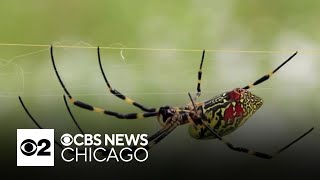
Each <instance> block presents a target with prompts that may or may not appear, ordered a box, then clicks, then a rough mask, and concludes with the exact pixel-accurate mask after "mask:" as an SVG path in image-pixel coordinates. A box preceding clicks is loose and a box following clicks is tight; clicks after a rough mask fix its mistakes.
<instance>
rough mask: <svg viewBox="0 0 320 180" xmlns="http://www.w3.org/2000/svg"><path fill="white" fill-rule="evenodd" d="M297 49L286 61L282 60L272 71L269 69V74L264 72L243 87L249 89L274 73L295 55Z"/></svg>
mask: <svg viewBox="0 0 320 180" xmlns="http://www.w3.org/2000/svg"><path fill="white" fill-rule="evenodd" d="M297 53H298V51H296V52H295V53H294V54H292V55H291V56H290V57H289V58H288V59H287V60H286V61H284V62H283V63H282V64H281V65H280V66H278V67H277V68H276V69H274V70H273V71H271V72H270V73H269V74H266V75H264V76H262V77H261V78H260V79H258V80H256V81H255V82H254V83H252V84H249V85H247V86H245V87H243V89H250V88H252V87H253V86H256V85H258V84H260V83H262V82H264V81H266V80H268V79H269V78H270V77H271V76H272V75H273V74H274V73H276V72H277V71H278V70H279V69H280V68H281V67H282V66H284V65H285V64H286V63H287V62H289V61H290V60H291V59H292V58H293V57H294V56H295V55H297Z"/></svg>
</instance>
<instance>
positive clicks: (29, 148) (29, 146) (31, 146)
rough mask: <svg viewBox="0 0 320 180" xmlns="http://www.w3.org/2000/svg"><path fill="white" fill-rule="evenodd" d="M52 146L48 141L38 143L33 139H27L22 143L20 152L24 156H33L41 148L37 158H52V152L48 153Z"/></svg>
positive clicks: (42, 140) (43, 140)
mask: <svg viewBox="0 0 320 180" xmlns="http://www.w3.org/2000/svg"><path fill="white" fill-rule="evenodd" d="M43 145H44V146H43ZM50 146H51V143H50V141H49V140H48V139H41V140H39V141H38V143H36V142H35V141H34V140H32V139H26V140H24V141H22V143H21V145H20V150H21V152H22V154H24V155H26V156H32V155H34V154H35V153H36V152H37V149H38V147H41V149H40V150H39V151H38V153H37V156H50V155H51V152H50V151H47V150H48V149H49V147H50Z"/></svg>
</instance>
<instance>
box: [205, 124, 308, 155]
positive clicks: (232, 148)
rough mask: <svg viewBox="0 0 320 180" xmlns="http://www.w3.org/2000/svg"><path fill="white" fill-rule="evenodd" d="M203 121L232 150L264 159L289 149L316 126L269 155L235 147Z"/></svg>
mask: <svg viewBox="0 0 320 180" xmlns="http://www.w3.org/2000/svg"><path fill="white" fill-rule="evenodd" d="M202 123H203V124H204V125H205V126H206V128H208V130H209V131H211V133H212V134H213V135H214V136H216V137H217V138H218V139H219V140H220V141H221V142H223V143H224V144H225V145H226V146H228V148H230V149H231V150H234V151H237V152H243V153H247V154H249V155H253V156H257V157H259V158H264V159H272V158H274V157H275V156H276V155H278V154H279V153H281V152H282V151H284V150H286V149H288V148H289V147H290V146H291V145H293V144H294V143H296V142H297V141H299V140H300V139H301V138H303V137H304V136H306V135H307V134H309V133H310V132H311V131H312V130H313V129H314V128H311V129H310V130H308V131H307V132H305V133H304V134H302V135H301V136H299V137H298V138H297V139H295V140H294V141H292V142H291V143H289V144H288V145H286V146H284V147H283V148H281V149H280V150H278V151H276V152H275V153H274V154H272V155H269V154H266V153H261V152H257V151H254V150H250V149H247V148H243V147H235V146H234V145H233V144H231V143H230V142H228V141H226V140H225V139H224V138H222V137H221V136H220V135H219V134H218V133H217V132H215V131H214V130H213V129H212V128H211V127H210V125H209V124H208V123H207V122H206V121H203V120H202Z"/></svg>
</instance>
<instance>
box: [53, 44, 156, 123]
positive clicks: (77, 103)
mask: <svg viewBox="0 0 320 180" xmlns="http://www.w3.org/2000/svg"><path fill="white" fill-rule="evenodd" d="M50 50H51V60H52V64H53V68H54V70H55V73H56V75H57V78H58V80H59V82H60V84H61V86H62V88H63V90H64V92H65V93H66V94H67V96H68V98H69V101H70V102H71V103H72V104H74V105H75V106H78V107H80V108H82V109H86V110H90V111H94V112H98V113H104V114H106V115H110V116H114V117H117V118H119V119H138V118H146V117H152V116H157V115H158V111H154V112H145V113H129V114H120V113H117V112H114V111H110V110H106V109H102V108H98V107H94V106H91V105H90V104H87V103H85V102H82V101H77V100H75V99H74V98H73V97H72V96H71V94H70V93H69V91H68V90H67V88H66V87H65V85H64V83H63V81H62V79H61V77H60V75H59V73H58V70H57V67H56V65H55V62H54V57H53V47H52V46H51V48H50Z"/></svg>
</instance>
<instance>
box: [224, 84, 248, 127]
mask: <svg viewBox="0 0 320 180" xmlns="http://www.w3.org/2000/svg"><path fill="white" fill-rule="evenodd" d="M241 92H242V89H240V88H237V89H235V90H233V91H231V92H229V98H230V101H231V102H235V103H236V104H235V105H234V106H233V105H232V104H231V105H230V106H229V107H228V108H227V109H226V110H225V111H224V120H225V121H226V122H231V123H233V121H234V120H235V117H241V116H242V115H243V113H244V110H243V108H242V107H241V103H240V99H241V96H242V95H241Z"/></svg>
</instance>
